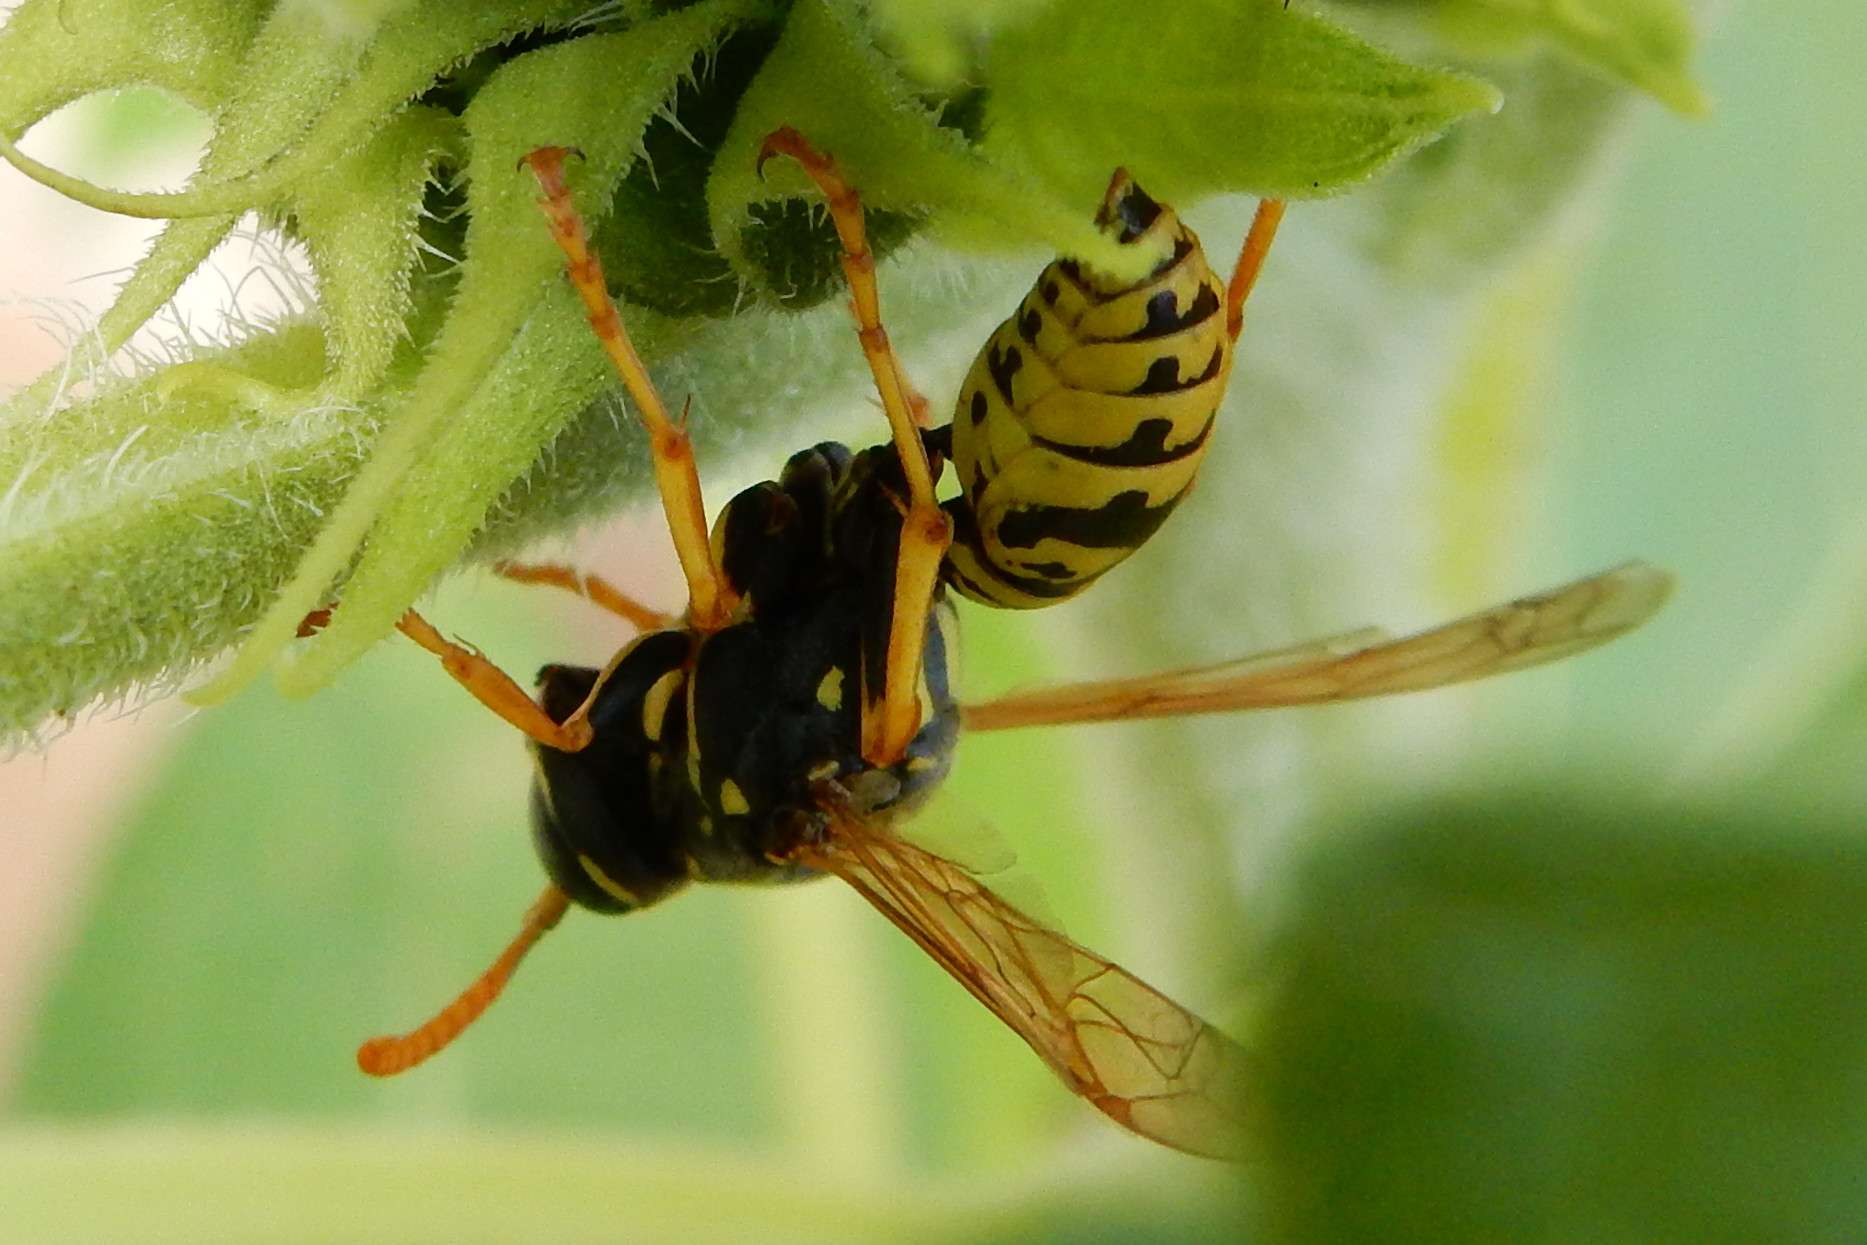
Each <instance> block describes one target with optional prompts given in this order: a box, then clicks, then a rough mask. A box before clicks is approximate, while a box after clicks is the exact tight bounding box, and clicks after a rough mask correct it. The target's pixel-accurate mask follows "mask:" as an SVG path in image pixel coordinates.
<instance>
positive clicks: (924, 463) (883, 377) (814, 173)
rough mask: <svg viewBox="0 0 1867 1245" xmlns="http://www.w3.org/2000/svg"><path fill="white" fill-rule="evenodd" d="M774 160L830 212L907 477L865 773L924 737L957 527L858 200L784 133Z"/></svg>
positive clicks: (774, 139) (868, 717)
mask: <svg viewBox="0 0 1867 1245" xmlns="http://www.w3.org/2000/svg"><path fill="white" fill-rule="evenodd" d="M777 155H782V156H789V157H790V158H791V159H793V160H795V161H797V162H798V164H799V165H801V166H802V167H803V169H804V172H805V173H806V174H808V175H809V177H810V179H811V181H813V182H815V183H816V184H817V188H818V189H819V190H821V191H822V192H823V197H824V199H825V200H826V201H827V202H828V204H829V208H830V220H831V222H832V223H833V224H835V226H836V236H837V237H838V238H839V239H840V240H841V241H842V244H843V276H844V277H845V278H846V279H847V280H848V282H849V307H850V311H851V312H853V313H854V315H855V318H856V335H857V337H858V338H859V339H860V340H861V342H862V353H863V356H864V357H865V358H866V359H867V360H868V362H869V372H870V373H871V374H872V375H873V376H874V377H875V389H876V392H877V393H878V394H880V395H881V399H882V410H883V412H884V413H885V414H886V415H887V416H888V427H889V431H890V433H891V435H892V436H893V438H894V443H895V452H896V453H897V454H898V455H899V456H900V458H901V471H902V474H903V475H904V476H906V478H907V484H908V504H907V509H906V513H905V514H904V515H903V517H902V524H901V548H900V549H899V550H898V551H897V553H896V560H895V589H894V609H893V613H892V616H891V617H890V619H889V625H888V657H887V664H886V666H885V667H884V669H885V672H886V673H885V674H884V676H883V684H882V691H881V696H880V697H879V699H878V698H875V697H872V696H870V695H869V693H868V691H867V690H866V689H865V691H864V694H863V705H862V757H863V759H864V760H865V761H867V762H869V764H871V765H893V764H894V763H895V762H897V761H899V760H900V759H901V758H902V757H903V756H905V755H906V754H907V747H908V744H909V742H910V741H912V740H913V738H914V733H915V732H916V731H917V730H919V729H920V702H919V698H918V697H917V695H916V691H915V689H916V687H917V685H918V684H919V681H920V677H921V658H922V648H923V646H924V645H925V643H926V637H927V631H926V629H927V616H928V614H929V613H930V612H931V611H932V609H933V598H934V592H935V590H936V588H937V586H938V584H939V579H940V564H941V562H942V561H943V560H944V559H945V557H946V550H947V546H948V545H949V544H951V543H952V540H953V521H952V520H951V519H950V518H948V517H947V515H946V513H945V512H944V511H942V510H941V509H940V503H939V502H938V501H936V500H935V498H934V478H933V467H932V465H931V464H930V463H929V462H928V459H927V447H926V446H925V445H924V444H923V443H922V442H921V436H920V427H921V425H922V423H924V422H925V420H926V417H927V402H926V399H925V398H922V397H921V396H920V394H918V393H916V392H915V391H914V389H913V387H912V386H910V385H909V384H908V383H907V373H906V371H905V369H903V367H902V366H901V360H900V358H899V357H898V356H897V355H896V354H895V351H894V347H893V346H892V345H890V343H889V340H888V330H887V329H885V328H883V327H882V314H881V295H880V292H879V291H878V290H877V288H876V285H875V253H874V252H873V251H871V250H870V249H869V241H868V232H867V230H866V229H865V228H864V226H863V222H862V203H861V200H859V199H858V198H857V197H856V192H855V190H854V188H852V187H851V186H850V185H849V183H848V182H846V181H844V180H843V178H842V175H841V174H839V173H838V172H837V170H836V163H835V161H833V160H832V159H830V157H829V156H827V155H825V154H824V153H822V152H820V151H818V150H817V149H816V148H814V147H812V146H811V145H810V143H809V142H808V141H807V140H806V139H805V138H804V136H803V135H801V134H799V133H798V132H797V131H796V130H794V129H792V128H791V127H790V126H785V127H783V128H782V129H778V130H774V131H773V132H772V133H771V134H769V135H767V136H766V138H765V142H764V143H763V144H762V145H761V146H760V148H759V156H758V159H759V164H760V165H761V166H763V165H764V163H765V161H766V160H769V159H770V158H771V157H772V156H777Z"/></svg>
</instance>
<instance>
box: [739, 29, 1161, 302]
mask: <svg viewBox="0 0 1867 1245" xmlns="http://www.w3.org/2000/svg"><path fill="white" fill-rule="evenodd" d="M787 125H788V126H790V127H792V128H793V129H795V130H797V131H799V132H800V133H802V134H804V135H805V136H806V137H807V138H809V140H810V141H811V142H812V143H813V144H814V145H815V146H816V147H817V148H818V149H819V150H822V151H826V152H829V153H830V154H831V155H833V156H834V157H835V159H836V161H837V164H838V166H839V168H840V170H841V171H842V173H843V175H844V176H845V178H846V179H847V180H848V181H849V182H850V183H851V184H853V185H856V186H859V187H860V188H861V194H862V198H863V202H864V204H865V206H867V207H870V208H883V209H892V210H895V211H904V212H924V211H927V210H929V209H938V210H939V211H940V213H941V215H942V217H943V218H944V219H948V220H960V219H971V220H973V221H976V222H979V223H980V225H981V228H980V230H979V232H980V233H982V234H983V233H984V232H986V227H985V223H986V222H990V226H989V227H990V228H991V229H993V230H995V231H996V232H997V234H998V236H999V237H1000V239H1001V244H1002V242H1003V241H1005V240H1010V241H1024V242H1042V243H1046V244H1048V245H1049V246H1050V247H1051V248H1052V249H1054V250H1057V251H1061V252H1064V253H1068V254H1076V255H1082V256H1084V257H1085V258H1091V259H1096V260H1100V261H1102V262H1104V263H1106V264H1108V265H1110V266H1111V267H1120V266H1122V265H1128V266H1132V265H1133V264H1134V263H1135V257H1134V256H1132V255H1126V254H1123V253H1122V250H1121V248H1118V247H1116V246H1114V245H1113V244H1112V243H1110V242H1109V241H1108V240H1107V239H1105V238H1103V237H1102V236H1101V234H1099V233H1098V232H1097V231H1096V230H1095V229H1094V228H1093V227H1092V226H1091V225H1090V223H1089V219H1088V214H1087V213H1086V212H1085V211H1084V210H1083V209H1082V208H1081V206H1080V205H1078V204H1072V203H1070V202H1069V201H1067V200H1063V199H1060V198H1058V197H1056V196H1055V195H1052V194H1048V193H1046V192H1045V190H1044V189H1043V188H1042V187H1039V186H1037V185H1035V184H1033V183H1030V182H1028V181H1026V180H1025V179H1022V178H1020V177H1017V176H1015V175H1013V174H1012V173H1011V172H1009V171H1007V170H1006V169H1004V168H1001V167H999V166H997V165H995V164H992V163H990V162H988V161H986V160H985V159H983V158H982V157H981V156H980V155H979V154H978V153H977V152H976V151H974V150H973V148H972V147H971V146H970V145H969V144H968V143H967V142H966V140H965V139H964V138H963V137H962V136H961V135H960V134H959V132H958V131H956V130H951V129H947V128H944V127H942V126H941V125H940V124H939V119H938V117H937V116H936V115H935V114H934V113H932V112H931V111H929V110H928V108H927V107H926V105H924V104H922V103H920V102H919V101H918V100H916V99H915V98H914V97H913V95H912V94H911V92H910V91H909V89H908V87H907V84H906V83H905V82H904V81H903V80H902V79H901V76H900V74H899V73H898V71H896V70H895V69H894V68H893V66H891V65H890V64H889V63H888V62H887V60H886V59H885V58H884V57H883V56H882V55H881V53H880V52H878V51H877V50H876V48H875V45H874V43H873V41H872V40H871V38H870V36H869V33H868V31H867V29H866V27H865V26H864V25H863V23H862V22H861V21H860V19H859V18H858V17H857V16H856V14H855V12H854V10H853V8H852V7H851V6H850V5H849V4H848V3H846V0H800V2H799V3H798V4H797V6H796V7H795V8H794V9H793V10H792V12H791V16H790V20H789V21H788V22H787V23H786V25H785V29H784V34H783V36H782V37H781V38H780V39H779V41H778V45H777V47H776V48H774V49H773V50H772V53H771V55H770V57H769V58H767V60H766V62H765V65H764V67H763V68H762V69H761V70H760V71H759V75H758V77H757V78H755V79H754V80H753V82H752V85H751V86H750V87H749V88H748V89H747V91H746V93H745V95H744V97H743V98H742V99H741V100H740V103H739V111H738V113H737V114H736V115H735V117H734V119H733V125H732V128H731V129H730V130H729V131H728V132H727V135H726V139H725V141H724V142H723V143H722V144H721V146H720V150H719V153H718V155H717V156H716V157H715V159H714V165H713V173H712V176H711V177H710V178H709V180H708V183H707V207H708V218H709V220H710V221H711V224H712V228H713V237H714V239H715V241H716V242H717V244H718V245H719V248H720V250H721V252H722V253H724V254H725V255H726V257H727V258H728V259H729V260H730V261H731V262H732V263H733V265H734V267H735V268H736V269H737V270H738V271H739V272H741V273H742V274H743V275H744V276H746V277H747V278H748V279H749V280H751V281H753V282H754V283H755V284H757V285H759V286H761V287H765V288H770V289H773V290H774V292H777V293H780V294H784V293H789V290H787V288H786V286H787V284H789V283H792V282H794V281H796V280H797V279H798V278H796V277H794V276H793V275H792V274H791V273H790V272H789V271H788V270H787V269H784V268H777V269H776V270H774V268H773V266H772V265H770V264H769V262H768V263H766V264H761V263H759V262H757V261H755V259H754V258H753V257H752V252H753V251H754V248H755V247H756V248H758V250H760V251H761V252H764V251H768V250H776V251H777V252H778V253H779V254H783V252H784V248H783V247H782V246H780V247H775V248H773V247H766V246H764V245H763V240H762V239H761V238H760V237H759V236H758V235H759V233H760V232H761V231H762V230H765V229H769V228H770V220H769V217H767V218H765V219H763V220H761V218H760V215H759V212H758V208H759V207H760V205H768V204H772V203H773V202H775V201H780V200H783V199H787V198H795V197H798V196H802V197H803V198H805V199H806V200H808V201H810V202H812V203H816V202H821V195H820V194H819V193H818V191H817V190H816V189H815V187H814V186H812V184H811V183H810V181H809V180H808V179H807V178H806V177H805V176H804V174H803V172H802V171H801V170H799V169H798V168H796V167H795V166H794V165H792V163H791V162H790V161H788V160H773V161H771V162H770V163H769V164H768V165H766V166H765V168H764V169H763V170H762V171H761V170H760V169H759V167H758V158H757V157H758V151H759V147H760V144H762V143H763V142H764V140H765V136H766V135H768V134H770V133H771V132H772V131H774V130H776V129H778V128H779V127H781V126H787ZM805 279H808V278H805Z"/></svg>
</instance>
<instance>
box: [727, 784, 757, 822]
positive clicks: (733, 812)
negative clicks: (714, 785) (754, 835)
mask: <svg viewBox="0 0 1867 1245" xmlns="http://www.w3.org/2000/svg"><path fill="white" fill-rule="evenodd" d="M720 811H721V812H723V813H726V814H728V815H729V816H733V817H744V816H745V815H746V814H747V813H749V812H751V811H752V806H751V805H750V804H748V803H746V797H745V792H743V791H741V790H740V789H739V784H738V783H736V782H734V781H733V780H732V779H730V778H728V779H726V780H725V781H724V782H722V783H720Z"/></svg>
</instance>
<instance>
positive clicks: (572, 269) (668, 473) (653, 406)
mask: <svg viewBox="0 0 1867 1245" xmlns="http://www.w3.org/2000/svg"><path fill="white" fill-rule="evenodd" d="M566 154H568V149H567V148H564V147H541V148H539V149H538V150H537V151H534V152H532V153H531V154H530V155H528V156H526V157H525V161H524V163H525V164H526V166H527V167H529V168H530V169H531V171H532V176H534V177H536V178H537V179H538V184H539V186H540V187H541V188H542V189H543V190H544V198H542V199H540V200H539V206H540V207H542V208H543V209H544V213H545V215H546V216H547V217H548V218H549V219H550V221H551V236H552V237H553V238H555V239H556V240H557V244H558V247H559V248H560V249H561V250H562V251H563V252H564V258H565V261H566V263H565V268H566V270H567V271H568V272H569V274H570V279H571V284H572V285H573V286H575V287H576V290H577V295H578V297H579V298H581V299H582V300H583V305H584V312H585V314H586V315H587V316H588V317H589V320H590V327H591V328H592V329H594V330H595V332H596V336H597V340H598V341H600V342H602V343H603V351H604V353H606V354H607V355H609V361H610V363H611V364H613V365H614V366H615V369H616V374H617V375H618V376H619V377H621V378H622V384H623V388H625V389H627V390H628V391H629V397H630V398H631V399H633V401H634V403H635V410H636V414H637V416H638V417H639V418H640V419H641V421H642V427H643V428H644V429H646V430H647V432H648V444H649V449H650V450H651V452H652V453H653V455H654V465H655V484H656V487H657V488H658V489H659V490H660V491H661V508H662V510H663V512H664V513H665V514H666V515H667V519H668V532H669V534H670V535H672V536H673V538H674V551H675V553H676V554H677V555H678V556H679V558H680V560H681V573H682V574H683V575H684V576H685V577H686V579H687V616H688V620H689V621H690V622H691V623H692V625H693V626H694V628H695V629H696V630H699V631H717V630H719V629H720V628H721V627H723V626H725V625H726V622H727V618H728V616H729V615H730V614H731V612H732V604H733V603H732V600H731V596H732V594H731V592H730V590H729V589H728V588H727V586H726V580H725V577H724V576H722V575H721V573H720V568H719V564H718V563H717V562H715V561H714V559H713V550H712V547H711V545H710V544H709V542H708V539H707V515H706V507H705V506H704V505H703V504H702V502H701V497H700V475H699V473H698V472H697V471H696V470H695V468H694V446H693V442H692V441H691V440H689V439H688V436H687V427H686V419H685V417H684V416H683V419H682V422H681V423H679V424H676V423H675V422H673V421H672V420H670V419H669V418H668V409H667V407H666V405H664V404H663V403H662V401H661V395H660V394H658V393H656V392H655V386H654V382H653V381H651V380H650V379H649V376H648V369H647V368H646V367H644V366H643V365H642V357H641V356H640V355H638V354H637V353H636V352H635V345H634V343H633V342H631V341H630V340H629V333H628V330H627V329H625V328H624V327H623V324H622V315H621V313H619V312H618V311H617V310H616V303H615V301H614V300H613V299H611V298H610V296H609V287H608V286H607V285H605V284H604V281H603V266H602V263H601V262H600V261H599V260H598V259H597V257H596V253H595V252H594V251H592V250H591V249H590V242H589V238H588V236H587V234H586V233H585V232H584V226H583V219H582V218H581V217H580V216H578V215H577V208H576V205H574V204H573V203H572V202H571V197H570V188H569V187H568V186H567V185H566V184H565V182H564V157H565V155H566Z"/></svg>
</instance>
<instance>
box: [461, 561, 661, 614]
mask: <svg viewBox="0 0 1867 1245" xmlns="http://www.w3.org/2000/svg"><path fill="white" fill-rule="evenodd" d="M493 573H494V574H496V575H501V576H503V577H505V578H506V579H510V580H511V581H513V582H514V583H519V584H545V585H548V586H549V587H552V588H563V589H564V590H565V591H567V592H574V593H576V594H577V595H578V596H580V597H582V598H583V599H584V600H586V601H588V602H590V603H591V604H592V605H596V606H600V607H601V608H603V609H606V610H608V611H609V612H610V613H612V614H614V615H616V616H617V617H618V618H622V619H625V620H626V621H628V622H629V623H630V624H631V625H632V626H634V627H635V629H636V630H637V631H665V630H667V629H669V628H671V627H676V626H679V625H680V619H678V618H676V617H675V616H674V615H672V614H664V613H662V612H661V611H660V610H657V609H651V608H650V607H648V606H646V605H643V604H642V603H641V602H640V601H637V600H636V599H635V598H634V597H632V596H630V595H628V594H627V593H625V592H624V591H622V589H620V588H618V587H616V586H615V585H614V584H612V583H610V582H609V581H608V580H607V579H604V578H603V577H602V576H601V575H588V574H585V573H583V572H581V571H578V570H576V569H575V568H573V567H569V566H564V565H562V564H561V563H557V562H495V563H493Z"/></svg>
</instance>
